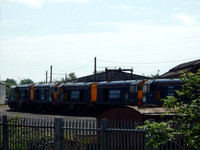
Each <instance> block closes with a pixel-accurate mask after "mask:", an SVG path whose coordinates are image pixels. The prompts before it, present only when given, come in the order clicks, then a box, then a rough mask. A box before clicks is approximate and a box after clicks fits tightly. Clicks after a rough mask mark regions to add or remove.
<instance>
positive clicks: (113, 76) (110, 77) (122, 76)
mask: <svg viewBox="0 0 200 150" xmlns="http://www.w3.org/2000/svg"><path fill="white" fill-rule="evenodd" d="M139 79H150V78H149V77H146V76H141V75H136V74H131V73H127V72H116V71H111V72H110V71H109V72H107V73H106V72H102V73H97V74H96V82H101V81H120V80H139ZM77 82H95V75H94V74H93V75H88V76H84V77H80V78H78V79H77Z"/></svg>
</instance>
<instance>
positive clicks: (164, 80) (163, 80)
mask: <svg viewBox="0 0 200 150" xmlns="http://www.w3.org/2000/svg"><path fill="white" fill-rule="evenodd" d="M175 82H176V83H177V82H182V81H181V80H180V79H155V80H147V81H146V82H145V83H144V85H145V84H151V83H175Z"/></svg>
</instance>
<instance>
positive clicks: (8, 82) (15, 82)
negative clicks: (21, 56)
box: [3, 78, 17, 86]
mask: <svg viewBox="0 0 200 150" xmlns="http://www.w3.org/2000/svg"><path fill="white" fill-rule="evenodd" d="M3 82H4V83H6V84H7V85H9V86H12V85H17V81H16V80H14V79H10V78H7V79H6V80H5V81H3Z"/></svg>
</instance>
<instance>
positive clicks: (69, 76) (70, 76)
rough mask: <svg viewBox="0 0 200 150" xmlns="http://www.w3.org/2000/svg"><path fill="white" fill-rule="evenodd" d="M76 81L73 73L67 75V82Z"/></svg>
mask: <svg viewBox="0 0 200 150" xmlns="http://www.w3.org/2000/svg"><path fill="white" fill-rule="evenodd" d="M74 80H76V75H75V73H74V72H72V73H69V75H68V77H67V81H74Z"/></svg>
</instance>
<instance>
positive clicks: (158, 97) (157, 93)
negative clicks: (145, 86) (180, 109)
mask: <svg viewBox="0 0 200 150" xmlns="http://www.w3.org/2000/svg"><path fill="white" fill-rule="evenodd" d="M156 100H157V101H160V91H156Z"/></svg>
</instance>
